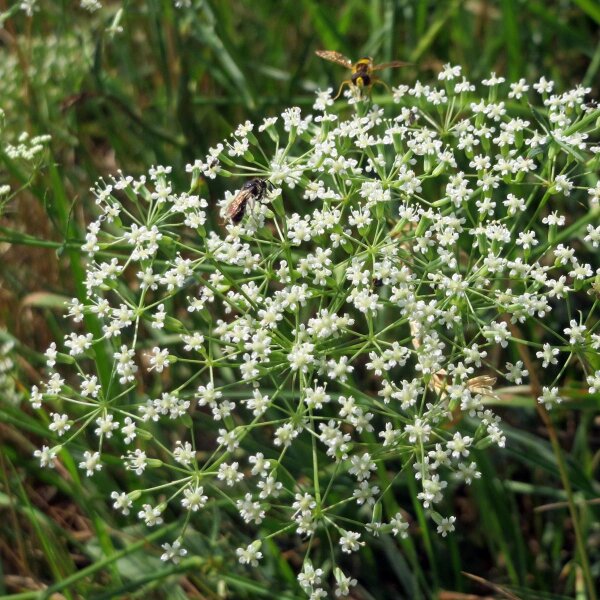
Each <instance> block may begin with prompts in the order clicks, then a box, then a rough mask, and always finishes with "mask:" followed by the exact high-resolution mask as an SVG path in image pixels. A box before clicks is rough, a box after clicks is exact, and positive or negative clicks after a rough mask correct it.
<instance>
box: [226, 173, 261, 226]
mask: <svg viewBox="0 0 600 600" xmlns="http://www.w3.org/2000/svg"><path fill="white" fill-rule="evenodd" d="M266 191H267V182H266V181H265V180H264V179H259V178H258V177H256V178H254V179H250V181H247V182H246V183H245V184H244V185H243V186H242V189H241V190H240V191H239V192H238V193H237V194H236V195H235V198H234V199H233V200H232V201H231V202H230V203H229V204H228V205H227V208H226V209H225V216H226V217H227V218H228V219H230V220H231V222H232V223H233V224H234V225H237V224H238V223H239V222H240V221H241V220H242V219H243V218H244V214H245V212H246V207H247V206H248V204H251V205H253V204H254V202H256V201H258V200H262V198H263V196H264V195H265V192H266Z"/></svg>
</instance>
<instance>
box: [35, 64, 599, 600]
mask: <svg viewBox="0 0 600 600" xmlns="http://www.w3.org/2000/svg"><path fill="white" fill-rule="evenodd" d="M438 79H439V82H438V85H437V86H429V85H423V84H421V83H416V84H415V85H414V86H412V87H409V86H400V87H399V88H397V89H395V90H394V91H393V97H390V98H389V99H388V100H389V103H388V106H387V107H386V108H383V107H381V106H377V105H375V104H374V103H373V102H371V101H370V100H369V99H368V98H356V97H351V95H350V94H349V95H348V96H347V100H348V102H337V103H335V104H334V103H333V102H332V100H331V92H332V90H328V91H326V92H323V93H318V95H317V100H316V102H315V105H314V113H313V114H307V115H303V114H302V113H301V111H300V109H298V108H290V109H289V110H286V111H284V112H283V113H282V114H281V115H279V116H277V117H270V118H266V119H265V120H264V121H263V122H262V124H259V125H257V126H255V125H254V124H252V123H250V122H246V123H244V124H242V125H240V126H239V127H238V128H237V129H236V130H235V132H234V133H233V134H232V135H231V137H229V138H227V139H226V140H225V141H223V142H222V143H220V144H218V145H216V146H215V147H214V148H213V149H212V150H211V151H210V153H209V155H208V156H207V157H206V158H205V159H204V160H198V161H196V162H195V163H194V164H190V165H189V166H188V172H189V178H190V185H189V189H188V190H187V191H185V190H177V189H175V185H174V184H173V183H172V181H171V176H172V170H171V168H170V167H168V166H157V167H153V168H151V169H150V170H149V172H148V174H147V175H144V176H141V177H138V178H137V179H136V178H134V177H130V176H126V175H123V174H117V175H116V176H115V177H114V178H113V179H112V180H111V181H110V182H108V183H107V182H102V183H101V184H99V185H98V186H97V188H96V189H94V195H95V198H96V204H97V208H98V218H97V219H96V220H95V221H94V222H92V223H90V225H89V227H88V232H87V237H86V241H85V243H84V245H83V250H84V251H85V252H86V253H87V254H88V256H89V260H88V262H87V275H86V281H85V287H86V290H87V293H86V295H85V297H84V298H79V299H75V300H73V301H72V302H71V304H70V306H69V316H70V317H71V319H72V321H73V328H72V331H71V332H70V333H69V334H68V335H67V336H66V337H65V339H64V340H61V341H58V342H57V343H56V344H52V346H51V347H50V348H49V349H48V351H47V354H46V356H47V367H48V377H47V379H46V380H45V381H44V382H43V383H41V384H40V385H39V386H36V387H34V388H33V390H32V392H31V402H32V404H33V405H34V407H36V408H38V409H43V410H48V411H50V417H51V418H50V425H49V429H50V430H51V434H52V440H53V441H52V443H50V444H49V445H46V446H44V447H43V448H41V449H40V450H39V451H37V453H36V454H37V455H38V456H39V459H40V461H41V464H42V465H43V466H46V467H50V468H51V467H52V466H53V464H54V462H55V460H57V457H58V455H59V453H60V452H61V451H62V450H63V449H67V448H71V449H72V452H73V453H75V455H76V456H77V459H78V462H79V463H80V467H81V469H82V470H83V472H84V473H85V474H87V476H88V477H93V476H94V475H95V474H96V473H97V472H98V471H100V470H102V469H118V468H122V467H119V466H118V465H119V464H120V465H122V466H123V467H124V468H125V469H128V470H129V471H131V472H132V473H134V474H135V476H136V477H135V479H134V481H136V482H137V485H136V486H135V487H134V488H133V489H116V490H114V491H112V494H111V498H107V501H111V502H112V503H113V505H114V508H115V509H116V510H118V511H121V512H122V513H123V514H125V515H128V514H130V517H131V518H133V519H135V518H137V519H139V520H141V521H143V522H144V523H145V524H146V525H147V526H148V527H153V526H156V525H160V524H161V523H163V522H164V521H169V520H173V521H175V520H178V519H179V522H180V527H179V529H178V532H177V533H176V534H175V536H174V537H173V538H171V539H170V540H168V541H167V542H166V543H165V544H164V546H163V548H164V554H163V559H164V560H173V561H178V560H180V558H181V557H182V556H184V555H185V554H186V552H187V551H188V550H187V549H186V543H185V541H186V531H187V530H188V528H190V527H194V525H195V524H198V523H200V522H201V521H202V518H203V516H202V515H203V513H204V512H206V513H208V514H210V513H209V511H210V507H211V504H214V503H218V505H219V507H220V508H221V509H222V510H225V511H229V512H230V514H231V515H232V518H234V519H236V520H238V522H239V524H240V526H241V529H242V530H244V531H245V532H246V535H248V536H250V539H247V538H246V541H245V542H243V543H241V542H240V544H239V545H240V547H239V548H238V549H237V558H238V559H239V562H240V563H242V564H246V565H249V566H252V567H255V568H260V563H261V559H262V558H263V554H264V553H265V552H268V547H267V546H266V541H267V540H274V541H276V540H277V539H279V538H282V537H285V538H286V539H287V540H288V541H287V543H292V544H296V545H297V548H298V549H300V550H299V551H301V552H302V554H303V556H304V559H303V564H302V567H301V569H299V574H298V582H299V585H300V586H301V587H302V589H303V590H304V591H305V592H306V593H307V595H308V596H309V597H310V598H323V597H326V596H327V595H328V593H329V590H330V591H331V593H332V594H335V595H337V596H344V595H346V594H348V593H349V589H350V588H351V587H352V586H353V585H355V584H356V579H354V578H353V577H352V575H351V574H350V571H349V570H348V569H347V568H344V567H345V565H344V560H345V558H344V557H345V555H347V554H350V553H354V552H357V551H359V550H360V548H361V546H363V545H365V544H369V540H371V539H373V537H374V536H375V537H376V536H383V535H392V536H396V537H397V538H399V539H401V538H405V537H406V536H408V535H410V533H411V522H412V519H413V506H412V505H408V506H401V505H399V504H398V501H397V497H398V494H397V490H398V488H399V487H400V486H403V485H405V484H406V482H407V481H409V482H411V485H414V486H415V489H416V496H417V500H418V502H419V503H420V504H421V505H422V507H423V509H424V510H425V512H426V514H427V515H429V517H430V518H431V519H433V521H434V522H435V524H436V527H437V531H438V533H439V534H440V535H441V536H446V535H447V534H449V533H450V532H452V531H453V530H454V527H455V520H456V519H455V517H454V516H453V515H452V514H448V513H447V512H444V506H445V505H444V503H443V499H444V497H445V496H447V495H449V494H452V493H453V490H455V489H456V485H457V484H459V483H460V484H470V483H471V482H472V481H473V480H475V479H477V478H479V477H480V476H481V474H480V472H479V471H478V467H477V463H476V461H475V459H474V456H473V450H474V449H477V450H482V449H484V448H486V447H488V446H490V445H496V446H500V447H503V446H504V445H505V443H510V440H509V442H507V441H506V437H505V435H504V433H503V430H502V424H501V422H500V418H499V417H498V415H496V414H495V413H494V412H493V410H492V408H491V405H495V404H497V403H498V393H499V392H498V390H499V389H500V388H501V387H503V386H504V387H505V386H506V385H511V386H519V385H520V386H524V387H523V388H522V390H521V393H528V391H529V390H531V391H532V392H533V393H534V396H535V401H536V402H538V403H540V404H542V405H543V406H544V407H545V409H550V408H553V407H555V406H556V405H557V404H559V403H560V402H561V400H563V399H565V398H566V397H567V396H568V389H566V390H565V388H564V385H563V383H564V378H565V374H566V373H571V374H573V373H574V374H577V376H578V377H579V381H581V382H582V385H585V386H586V387H587V388H589V389H590V390H591V392H595V391H597V390H600V371H599V370H597V368H598V367H597V366H596V368H594V364H595V363H594V360H593V356H594V355H595V354H596V353H597V352H598V350H599V349H600V335H599V333H598V320H597V316H596V315H597V311H596V309H597V305H598V297H599V290H600V285H599V278H600V276H599V269H598V267H599V265H598V258H597V256H598V254H597V248H598V245H599V244H600V226H599V224H598V215H599V207H598V206H599V200H600V184H599V183H598V179H597V169H598V163H599V159H598V153H599V148H600V147H599V146H598V145H594V144H597V142H596V141H595V140H596V139H597V131H598V117H599V115H600V112H599V111H598V109H596V108H594V107H593V105H588V104H586V100H585V98H584V96H585V94H586V93H587V92H588V90H585V89H584V88H582V87H577V88H575V89H573V90H570V91H567V92H565V93H562V94H560V93H556V91H555V90H554V89H553V83H552V82H551V81H547V80H545V79H543V78H542V79H541V80H540V81H538V82H537V83H534V84H532V85H531V84H528V83H526V82H525V81H524V80H521V81H519V82H517V83H513V84H510V85H508V84H506V83H505V82H504V79H503V78H501V77H497V76H495V75H493V74H492V76H491V77H490V78H489V79H486V80H484V81H483V82H482V85H481V86H479V88H477V89H478V90H479V91H476V87H475V86H474V85H473V84H471V83H470V82H469V81H467V80H466V79H465V78H464V77H463V76H462V75H461V70H460V67H454V66H449V65H447V66H446V67H445V68H444V69H443V71H442V72H441V73H440V74H439V78H438ZM392 100H393V101H392ZM530 102H531V103H534V104H536V105H538V106H539V108H533V107H532V104H530ZM217 178H221V179H222V182H225V183H226V185H227V187H228V188H229V189H230V190H231V193H226V194H225V197H223V198H221V199H219V200H218V201H217V200H216V199H215V198H214V194H213V195H212V196H211V194H210V190H211V189H214V186H215V185H216V183H217V181H216V180H217ZM252 179H259V180H261V181H262V182H264V184H265V185H264V186H262V187H261V189H262V191H263V192H264V193H250V194H248V201H247V202H246V203H245V205H244V206H243V207H242V208H241V209H240V210H241V214H239V212H235V211H234V212H235V218H234V219H228V218H227V216H226V215H229V216H231V215H232V211H231V209H230V208H231V202H232V201H235V199H236V194H237V192H238V191H239V190H240V189H242V188H243V186H244V185H245V184H247V183H248V182H249V181H250V180H252ZM199 189H200V190H203V191H204V192H203V194H202V195H200V194H199V193H198V190H199ZM207 189H208V190H209V191H206V190H207ZM245 189H246V190H247V189H249V188H248V187H246V188H245ZM202 196H205V197H202ZM237 200H239V197H238V198H237ZM219 214H220V216H219ZM233 221H235V222H233ZM575 295H576V296H577V301H576V302H575V301H574V300H575ZM557 308H559V309H560V310H557ZM527 332H535V335H529V336H528V335H527ZM596 364H597V363H596ZM532 365H533V366H534V367H535V369H536V373H535V380H536V382H537V384H536V385H532V386H530V385H529V383H530V381H529V378H528V376H529V373H528V370H531V366H532ZM507 382H508V383H507ZM523 390H525V391H523ZM124 448H125V449H124ZM111 455H113V457H112V460H107V459H108V458H109V457H110V456H111ZM109 464H110V465H111V466H108V465H109ZM115 465H117V466H115ZM130 481H131V478H130ZM238 535H241V534H239V533H238ZM248 542H249V543H248Z"/></svg>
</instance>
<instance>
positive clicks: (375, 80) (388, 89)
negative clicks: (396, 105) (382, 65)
mask: <svg viewBox="0 0 600 600" xmlns="http://www.w3.org/2000/svg"><path fill="white" fill-rule="evenodd" d="M376 83H380V84H381V85H382V86H383V87H385V89H386V90H387V91H388V92H391V91H392V89H391V88H390V86H389V85H388V84H387V83H386V82H385V81H383V79H379V77H373V82H372V85H375V84H376Z"/></svg>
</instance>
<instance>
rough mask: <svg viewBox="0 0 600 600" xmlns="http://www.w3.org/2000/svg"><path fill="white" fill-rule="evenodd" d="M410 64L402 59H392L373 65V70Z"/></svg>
mask: <svg viewBox="0 0 600 600" xmlns="http://www.w3.org/2000/svg"><path fill="white" fill-rule="evenodd" d="M409 65H410V63H407V62H403V61H401V60H392V61H391V62H384V63H381V64H379V65H373V71H381V70H382V69H397V68H398V67H408V66H409Z"/></svg>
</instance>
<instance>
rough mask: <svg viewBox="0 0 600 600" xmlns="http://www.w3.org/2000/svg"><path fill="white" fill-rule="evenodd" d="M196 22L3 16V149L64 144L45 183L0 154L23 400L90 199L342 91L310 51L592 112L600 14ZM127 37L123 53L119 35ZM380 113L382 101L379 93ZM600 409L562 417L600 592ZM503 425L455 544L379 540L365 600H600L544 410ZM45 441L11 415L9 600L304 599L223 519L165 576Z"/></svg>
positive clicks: (426, 5) (213, 516)
mask: <svg viewBox="0 0 600 600" xmlns="http://www.w3.org/2000/svg"><path fill="white" fill-rule="evenodd" d="M193 4H194V6H193V8H183V9H177V8H175V7H174V5H173V3H172V2H171V1H168V0H148V1H147V2H134V1H130V2H128V1H124V2H122V3H117V2H108V1H107V2H106V6H105V7H104V8H103V9H102V10H101V11H99V12H98V13H95V14H93V15H90V14H89V13H87V12H85V11H82V10H81V9H79V8H77V5H78V3H76V2H72V1H70V0H69V1H67V0H63V1H60V0H54V1H53V0H40V1H39V11H38V12H36V13H35V14H34V16H33V18H31V19H30V18H28V17H26V16H25V15H24V14H23V13H22V12H20V11H18V10H17V8H18V3H13V4H10V5H7V4H6V2H5V0H0V12H3V11H7V12H6V14H5V17H6V18H5V20H4V29H0V107H2V108H4V110H5V111H6V114H7V132H8V133H14V135H18V133H20V132H21V131H29V132H31V133H50V134H51V135H52V136H53V141H52V160H51V161H50V166H48V167H47V168H46V169H45V170H44V171H43V172H42V173H41V174H40V175H39V176H38V177H36V178H35V179H34V180H33V181H29V180H28V178H27V177H26V176H25V175H23V174H22V173H21V172H20V171H19V170H18V169H17V168H16V167H15V165H12V164H11V163H10V161H9V160H8V159H7V158H6V157H5V156H0V161H1V162H2V163H4V168H5V169H7V170H8V171H9V172H10V173H11V178H12V180H13V182H14V184H16V185H22V186H24V187H25V188H26V189H24V190H23V192H22V193H20V194H19V195H18V196H17V197H16V198H15V199H13V200H12V201H11V202H9V203H8V204H6V205H5V206H3V207H0V325H4V326H5V327H6V329H7V331H6V332H5V333H2V334H1V335H2V336H3V337H5V338H7V339H13V340H17V351H18V355H19V358H18V359H15V360H17V372H16V378H17V388H18V389H20V390H22V391H24V390H26V389H27V388H28V387H29V386H30V385H31V384H32V383H35V382H36V381H37V378H38V377H39V375H38V373H39V371H40V370H41V368H42V367H43V360H42V358H43V357H42V355H41V353H42V352H43V351H44V349H45V348H46V346H47V344H48V343H49V342H50V341H51V340H52V339H54V338H57V337H60V335H61V331H62V329H63V328H64V327H65V325H64V323H63V319H62V314H61V313H62V310H63V308H62V299H63V297H64V296H72V295H77V294H78V293H79V292H80V291H81V290H80V289H79V288H80V286H81V282H82V266H81V264H80V261H79V254H78V252H77V247H78V243H77V240H78V239H79V237H80V232H81V231H82V229H83V226H84V223H85V222H86V221H87V220H88V215H90V214H92V212H93V202H92V199H91V194H90V193H89V191H88V190H89V187H90V185H91V184H92V183H93V182H94V181H95V180H96V179H97V178H98V177H101V176H105V175H107V174H108V173H110V172H114V170H115V169H117V168H120V169H122V170H123V171H124V172H129V173H133V174H136V173H139V172H141V171H143V170H145V169H146V168H147V167H148V166H149V165H151V164H169V165H172V166H173V167H174V172H175V173H176V174H177V173H180V174H181V180H182V181H183V179H184V176H185V164H186V163H187V162H189V161H191V160H193V159H194V158H197V157H201V156H203V155H204V154H205V153H206V151H207V149H208V148H209V147H210V146H212V145H214V144H215V143H216V142H218V141H219V140H220V139H221V138H222V137H224V136H226V135H228V134H229V133H230V132H231V131H232V128H233V127H235V125H236V124H237V123H238V122H240V121H244V120H246V119H250V120H254V121H260V120H262V118H263V117H264V116H268V115H271V114H277V113H278V112H280V111H281V110H282V109H283V108H285V107H288V106H291V105H299V106H302V107H303V108H304V109H306V110H310V107H311V105H312V103H313V95H312V92H313V91H314V90H315V89H317V88H319V87H320V88H326V87H334V88H336V87H337V85H339V81H340V80H341V78H342V76H343V70H341V69H340V68H338V67H337V66H335V65H332V64H329V63H325V62H324V61H322V60H320V59H319V58H317V57H316V56H314V50H315V49H318V48H324V49H332V50H333V49H335V50H338V51H341V52H343V53H344V54H347V55H348V56H350V57H351V58H358V57H360V56H364V55H371V56H373V57H375V58H376V60H377V61H387V60H393V59H401V60H407V61H410V62H412V63H413V66H411V67H409V68H406V69H402V70H399V71H390V72H387V73H386V75H385V77H386V79H387V80H388V81H389V82H390V83H392V84H394V85H397V84H398V83H400V82H406V83H412V82H414V81H415V80H416V79H420V80H421V81H424V82H428V81H429V80H431V79H433V78H434V76H435V73H437V71H438V69H439V68H440V67H441V66H442V64H443V63H445V62H451V63H453V64H461V65H462V66H463V72H464V74H465V75H466V76H467V77H468V78H469V79H472V80H476V79H478V78H479V79H480V78H482V77H485V76H486V75H488V74H489V73H490V72H491V71H496V72H497V73H499V74H502V75H504V76H506V77H507V79H510V80H516V79H519V78H521V77H524V78H526V79H528V80H530V81H534V80H537V79H538V78H539V77H540V76H541V75H544V76H545V77H546V78H548V79H550V78H551V79H554V80H555V81H556V84H557V88H558V89H561V90H562V89H566V88H567V87H568V86H573V85H576V84H578V83H583V84H584V85H586V86H591V87H592V89H593V91H592V96H593V97H598V92H599V87H600V85H599V77H598V73H599V70H600V37H599V24H600V4H598V2H596V1H595V0H571V1H570V0H553V1H543V0H539V1H537V0H495V1H492V0H488V1H486V0H440V1H435V0H421V1H418V0H370V1H368V0H346V1H343V2H340V1H331V2H323V1H319V0H294V1H288V0H253V1H244V0H195V1H194V3H193ZM15 7H17V8H15ZM120 11H122V12H120ZM116 20H118V25H119V26H121V27H122V28H123V32H122V33H117V32H114V31H111V26H113V29H114V28H115V26H116V25H117V23H116ZM375 100H376V101H378V102H386V101H388V100H389V98H388V99H386V98H385V97H384V96H378V95H377V93H376V94H375ZM217 191H218V190H213V193H214V192H217ZM65 239H66V240H67V242H64V240H65ZM15 356H16V355H15ZM599 405H600V397H598V395H596V396H590V395H585V396H582V398H581V399H579V400H578V399H573V400H572V401H571V402H570V403H569V404H568V406H567V407H566V408H565V409H564V410H561V411H559V412H557V413H556V415H555V418H556V422H555V426H556V429H557V430H558V431H559V440H560V442H561V444H562V447H563V450H564V452H565V454H566V459H567V470H568V476H569V480H570V483H571V485H572V487H573V495H574V496H573V497H574V499H575V500H576V502H577V505H578V507H579V510H580V519H581V526H582V529H583V531H584V534H585V536H586V540H587V541H588V548H587V550H588V552H589V556H588V559H589V561H590V563H591V568H592V574H593V576H594V577H595V579H596V581H597V580H598V579H600V549H599V548H600V526H599V521H598V516H599V511H598V510H597V504H594V500H597V498H598V494H599V486H598V483H597V481H596V479H597V473H598V462H599V460H600V453H599V444H598V429H597V424H596V422H595V419H596V417H595V414H596V413H597V411H598V407H599ZM503 416H504V417H505V419H506V422H507V423H508V425H507V428H506V429H507V435H508V444H507V449H506V451H505V452H502V453H497V454H491V455H486V456H481V457H480V469H481V471H482V479H481V480H480V481H478V482H476V484H475V485H474V486H473V489H472V490H471V491H470V492H469V494H468V495H466V492H464V491H463V490H461V489H458V490H457V492H456V494H455V499H454V502H455V506H454V510H455V511H456V512H457V514H458V515H459V521H460V522H459V527H458V530H457V533H456V534H454V535H453V536H451V537H449V538H447V539H446V540H441V539H438V538H437V536H435V535H432V531H430V530H429V529H428V525H427V524H426V523H425V520H424V519H422V512H421V509H420V508H419V506H418V505H417V504H416V503H415V504H414V505H413V507H412V508H413V510H414V514H415V515H416V517H417V522H416V523H415V525H414V528H413V531H412V533H413V534H414V535H413V536H412V539H413V540H414V542H413V541H412V540H411V541H408V542H406V543H405V544H404V545H403V546H400V547H399V546H397V545H396V544H395V543H392V541H390V540H388V539H386V538H382V539H381V540H380V541H379V543H378V544H375V545H370V546H369V547H367V548H365V549H364V551H362V553H361V554H360V557H359V559H357V560H356V562H355V563H353V564H349V565H348V567H349V569H350V570H352V571H353V573H354V575H355V576H357V577H358V578H359V582H360V584H361V585H360V587H359V589H358V590H357V591H356V592H355V596H353V597H355V598H357V599H370V598H430V597H439V598H445V599H446V600H452V599H456V600H458V599H459V598H461V596H460V595H457V594H459V593H467V592H476V593H482V594H483V593H487V594H488V595H491V596H494V595H495V596H496V597H519V598H525V599H529V598H563V597H573V596H574V595H577V597H578V598H582V599H583V598H586V597H591V595H592V594H593V591H590V590H588V592H587V595H586V592H585V591H584V585H583V579H582V574H581V570H580V568H579V567H578V564H580V562H579V560H578V559H577V557H576V556H575V550H574V539H573V528H572V524H571V523H570V522H569V519H568V512H567V510H566V503H565V500H566V494H565V491H564V489H562V487H561V484H560V477H559V473H558V468H557V461H556V456H555V455H554V454H553V452H552V449H551V446H550V443H549V441H548V438H547V432H546V431H545V429H544V427H543V425H542V424H541V423H540V422H539V421H538V418H537V416H536V413H535V410H534V407H533V401H532V400H531V399H529V398H519V397H515V398H514V399H513V400H512V401H511V402H510V403H506V406H505V407H504V408H503ZM46 433H47V432H46V428H45V424H44V423H43V422H41V420H40V418H39V417H38V416H34V415H33V414H31V412H30V411H29V410H28V409H27V408H23V409H22V408H21V407H19V406H18V405H16V404H15V403H14V402H9V401H8V399H7V398H0V515H2V519H1V520H0V557H1V559H2V560H1V561H0V569H1V570H0V596H2V595H3V594H5V595H9V594H13V595H12V596H11V597H12V598H51V597H52V598H59V597H60V598H63V597H64V598H85V599H91V598H94V599H97V600H99V599H100V598H139V597H142V596H144V597H145V598H185V597H188V598H221V597H229V598H259V597H265V598H271V597H272V598H275V597H279V598H299V597H301V595H300V593H299V592H298V588H297V586H296V584H295V576H294V569H296V568H297V567H298V561H300V560H301V557H300V556H298V555H296V554H295V553H294V551H293V550H292V549H291V548H285V547H279V546H275V545H274V544H272V545H270V546H267V548H266V551H265V556H266V566H265V568H264V569H263V571H262V572H261V574H260V575H256V574H252V573H250V572H248V571H247V570H244V569H242V568H241V567H239V566H238V565H237V564H235V563H233V562H231V560H230V559H229V558H227V556H228V552H229V551H230V546H231V545H232V542H231V539H232V537H234V535H236V532H235V530H236V528H237V524H236V523H235V521H231V519H230V517H229V516H228V514H227V513H226V512H222V511H220V510H219V509H218V508H217V509H215V510H214V511H213V512H211V513H210V514H208V515H206V519H205V521H204V522H202V523H200V524H199V525H198V531H197V535H196V537H195V538H194V539H193V540H192V545H191V547H190V555H189V558H187V559H186V560H184V561H182V563H181V564H180V565H177V566H172V565H171V566H168V565H164V564H161V563H160V561H159V560H158V557H159V555H160V545H159V543H160V542H162V541H163V538H164V537H165V536H167V537H168V531H164V530H157V531H156V532H153V533H152V535H151V536H146V537H144V536H145V535H146V533H147V532H145V531H143V530H142V529H141V528H138V527H131V526H129V527H127V526H126V524H125V522H124V521H123V522H121V521H120V519H119V518H118V517H117V516H115V514H113V513H112V511H110V510H108V508H107V506H106V504H105V500H104V498H105V497H106V491H107V490H108V491H110V490H112V489H115V487H116V486H117V485H118V484H119V483H122V481H123V478H126V477H127V476H128V475H127V473H125V472H121V471H119V470H118V469H115V474H110V473H108V472H106V473H104V472H103V473H102V474H101V475H100V476H98V477H97V478H95V479H94V480H92V481H87V480H86V481H85V482H84V481H81V480H80V476H79V473H78V471H77V469H76V467H75V461H74V460H73V459H72V458H70V457H69V456H68V455H66V454H64V455H63V456H61V462H62V464H61V467H60V469H58V470H57V471H52V472H49V471H41V470H39V468H38V466H37V464H36V462H35V461H34V460H33V458H32V457H31V454H32V451H33V449H34V448H35V447H37V446H38V444H39V443H40V441H41V440H42V439H43V438H44V437H45V436H46ZM113 477H116V478H117V479H116V480H113V479H112V478H113ZM119 487H127V486H119ZM414 495H415V494H414V490H412V489H411V484H410V482H409V484H408V487H407V489H406V490H405V491H404V497H403V498H400V499H399V501H402V502H403V503H404V504H405V505H406V506H411V496H412V497H414ZM590 501H591V502H590ZM550 503H556V504H555V505H550ZM540 506H542V510H539V508H540ZM463 572H468V573H472V574H475V575H477V576H479V577H482V578H484V579H485V580H488V581H490V582H494V585H496V586H500V588H498V587H493V585H492V586H491V585H488V584H485V583H481V582H480V583H476V582H474V581H473V580H472V579H469V578H468V577H467V576H465V575H464V574H463ZM442 590H446V592H443V591H442ZM505 592H506V593H508V592H510V593H512V594H513V596H505V595H503V594H505ZM53 593H56V594H60V595H56V596H53V595H52V594H53ZM444 594H446V595H444ZM452 594H454V595H452Z"/></svg>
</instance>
